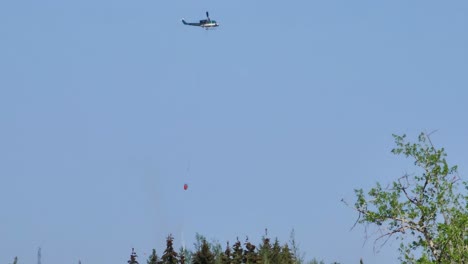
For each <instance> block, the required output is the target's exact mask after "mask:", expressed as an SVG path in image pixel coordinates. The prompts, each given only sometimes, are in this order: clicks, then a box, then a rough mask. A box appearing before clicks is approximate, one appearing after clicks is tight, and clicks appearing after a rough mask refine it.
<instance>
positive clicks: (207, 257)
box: [192, 240, 215, 264]
mask: <svg viewBox="0 0 468 264" xmlns="http://www.w3.org/2000/svg"><path fill="white" fill-rule="evenodd" d="M192 263H193V264H215V257H214V254H213V252H211V250H210V245H209V244H208V243H207V242H206V240H202V241H201V245H200V248H199V250H197V251H196V252H195V254H194V256H193V259H192Z"/></svg>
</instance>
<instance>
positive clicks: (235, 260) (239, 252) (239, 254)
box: [231, 238, 244, 264]
mask: <svg viewBox="0 0 468 264" xmlns="http://www.w3.org/2000/svg"><path fill="white" fill-rule="evenodd" d="M243 258H244V250H243V249H242V244H241V242H240V241H239V238H238V239H237V241H236V243H234V245H233V246H232V260H231V263H232V264H242V260H243Z"/></svg>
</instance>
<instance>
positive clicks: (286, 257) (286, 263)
mask: <svg viewBox="0 0 468 264" xmlns="http://www.w3.org/2000/svg"><path fill="white" fill-rule="evenodd" d="M279 259H280V263H282V264H295V263H297V262H296V258H295V257H294V254H293V253H292V252H291V249H289V246H288V244H284V246H283V247H282V248H281V253H280V257H279Z"/></svg>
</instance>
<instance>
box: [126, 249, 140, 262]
mask: <svg viewBox="0 0 468 264" xmlns="http://www.w3.org/2000/svg"><path fill="white" fill-rule="evenodd" d="M137 257H138V256H137V254H136V252H135V249H134V248H132V254H130V259H129V260H128V261H127V262H128V264H138V261H137V260H136V258H137Z"/></svg>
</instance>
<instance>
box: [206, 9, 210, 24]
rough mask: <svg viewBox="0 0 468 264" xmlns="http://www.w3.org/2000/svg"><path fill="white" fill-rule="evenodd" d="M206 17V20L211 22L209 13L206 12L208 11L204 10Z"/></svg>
mask: <svg viewBox="0 0 468 264" xmlns="http://www.w3.org/2000/svg"><path fill="white" fill-rule="evenodd" d="M206 18H207V19H208V22H211V19H210V14H209V13H208V11H206Z"/></svg>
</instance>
